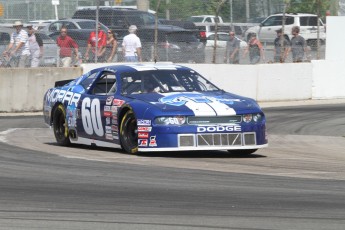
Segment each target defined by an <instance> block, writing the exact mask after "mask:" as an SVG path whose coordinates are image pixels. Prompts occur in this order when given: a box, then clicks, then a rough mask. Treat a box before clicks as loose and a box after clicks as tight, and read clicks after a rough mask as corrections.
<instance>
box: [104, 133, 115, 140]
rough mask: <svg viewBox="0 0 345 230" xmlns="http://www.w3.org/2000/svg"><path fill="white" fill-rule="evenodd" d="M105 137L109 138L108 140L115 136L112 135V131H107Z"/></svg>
mask: <svg viewBox="0 0 345 230" xmlns="http://www.w3.org/2000/svg"><path fill="white" fill-rule="evenodd" d="M105 139H107V140H113V139H114V138H113V135H112V134H111V133H106V134H105Z"/></svg>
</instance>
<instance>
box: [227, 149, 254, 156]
mask: <svg viewBox="0 0 345 230" xmlns="http://www.w3.org/2000/svg"><path fill="white" fill-rule="evenodd" d="M256 151H257V149H235V150H228V152H229V153H231V154H234V155H238V156H247V155H250V154H252V153H254V152H256Z"/></svg>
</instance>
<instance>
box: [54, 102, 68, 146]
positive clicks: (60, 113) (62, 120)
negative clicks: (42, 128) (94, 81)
mask: <svg viewBox="0 0 345 230" xmlns="http://www.w3.org/2000/svg"><path fill="white" fill-rule="evenodd" d="M53 129H54V135H55V139H56V142H57V143H58V144H59V145H64V146H67V145H70V144H71V142H70V140H69V134H68V127H67V122H66V111H65V108H64V106H63V105H61V104H60V105H58V106H57V107H56V109H55V110H54V114H53Z"/></svg>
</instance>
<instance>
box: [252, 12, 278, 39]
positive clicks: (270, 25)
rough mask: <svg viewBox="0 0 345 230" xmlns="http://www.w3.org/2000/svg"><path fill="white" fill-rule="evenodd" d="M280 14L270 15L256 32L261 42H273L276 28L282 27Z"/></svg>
mask: <svg viewBox="0 0 345 230" xmlns="http://www.w3.org/2000/svg"><path fill="white" fill-rule="evenodd" d="M282 19H283V17H282V16H278V15H276V16H271V17H269V18H267V20H265V21H264V22H263V23H262V24H261V29H260V32H259V34H258V37H259V40H260V41H261V42H273V41H274V39H275V37H276V30H277V29H280V28H281V27H282Z"/></svg>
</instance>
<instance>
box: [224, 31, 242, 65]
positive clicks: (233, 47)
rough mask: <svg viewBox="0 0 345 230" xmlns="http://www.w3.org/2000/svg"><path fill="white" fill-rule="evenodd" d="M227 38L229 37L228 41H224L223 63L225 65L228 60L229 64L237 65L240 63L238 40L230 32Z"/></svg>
mask: <svg viewBox="0 0 345 230" xmlns="http://www.w3.org/2000/svg"><path fill="white" fill-rule="evenodd" d="M229 36H230V38H229V40H228V41H226V49H225V53H224V63H227V62H228V59H229V63H230V64H239V63H240V58H239V56H240V55H239V52H240V40H239V39H238V38H236V37H235V32H234V31H230V32H229Z"/></svg>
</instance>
